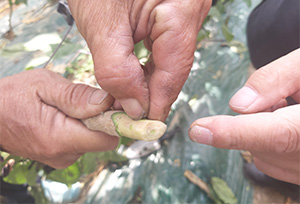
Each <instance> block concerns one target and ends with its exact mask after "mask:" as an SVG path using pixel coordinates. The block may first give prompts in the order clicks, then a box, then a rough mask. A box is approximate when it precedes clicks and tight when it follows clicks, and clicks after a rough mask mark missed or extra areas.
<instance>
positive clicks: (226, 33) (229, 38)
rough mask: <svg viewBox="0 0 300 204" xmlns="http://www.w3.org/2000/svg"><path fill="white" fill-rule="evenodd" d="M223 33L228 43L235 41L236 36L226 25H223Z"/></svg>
mask: <svg viewBox="0 0 300 204" xmlns="http://www.w3.org/2000/svg"><path fill="white" fill-rule="evenodd" d="M222 33H223V36H224V37H225V39H226V41H227V42H230V41H232V40H233V38H234V35H233V34H232V33H231V32H230V31H229V29H228V27H227V26H226V25H225V24H223V25H222Z"/></svg>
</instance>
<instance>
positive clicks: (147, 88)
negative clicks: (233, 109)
mask: <svg viewBox="0 0 300 204" xmlns="http://www.w3.org/2000/svg"><path fill="white" fill-rule="evenodd" d="M68 2H69V5H70V8H71V12H72V15H73V16H74V19H75V22H76V25H77V27H78V29H79V31H80V32H81V34H82V35H83V37H84V38H85V39H86V41H87V43H88V46H89V48H90V50H91V53H92V55H93V60H94V65H95V74H96V78H97V80H98V82H99V84H100V86H101V87H102V88H103V89H104V90H106V91H107V92H108V93H110V94H111V95H112V96H113V97H115V98H116V99H117V100H118V101H119V102H120V104H121V106H122V107H123V109H124V110H125V111H126V113H127V114H128V115H130V116H131V117H133V118H141V117H142V116H144V115H147V114H148V118H150V119H158V120H165V118H166V117H167V115H168V113H169V110H170V106H171V104H172V103H173V102H174V101H175V100H176V98H177V96H178V94H179V92H180V90H181V88H182V86H183V84H184V82H185V80H186V78H187V77H188V74H189V72H190V68H191V67H192V63H193V58H194V51H195V43H196V39H197V34H198V31H199V29H200V27H201V24H202V22H203V20H204V18H205V16H206V15H207V13H208V11H209V8H210V6H211V0H184V1H183V0H155V1H150V0H127V1H120V0H107V1H78V0H69V1H68ZM141 40H144V44H145V46H146V48H147V49H149V50H150V51H152V55H151V57H150V62H148V63H147V64H146V66H145V67H142V66H141V65H140V63H139V61H138V59H137V57H136V56H135V55H134V53H133V50H134V44H135V43H137V42H139V41H141Z"/></svg>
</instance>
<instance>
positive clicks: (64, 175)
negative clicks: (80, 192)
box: [46, 162, 81, 186]
mask: <svg viewBox="0 0 300 204" xmlns="http://www.w3.org/2000/svg"><path fill="white" fill-rule="evenodd" d="M80 176H81V171H80V168H79V165H78V162H75V163H74V164H72V165H71V166H69V167H67V168H65V169H56V170H54V171H52V172H51V173H50V174H48V175H47V176H46V177H47V179H50V180H52V181H57V182H61V183H64V184H66V185H67V186H71V185H72V184H73V183H75V182H77V181H78V180H79V178H80Z"/></svg>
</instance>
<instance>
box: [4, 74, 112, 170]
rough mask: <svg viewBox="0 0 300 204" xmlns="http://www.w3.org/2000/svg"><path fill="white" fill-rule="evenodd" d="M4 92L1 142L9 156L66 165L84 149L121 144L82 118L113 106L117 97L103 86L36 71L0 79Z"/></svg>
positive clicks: (108, 148) (83, 151)
mask: <svg viewBox="0 0 300 204" xmlns="http://www.w3.org/2000/svg"><path fill="white" fill-rule="evenodd" d="M0 93H1V95H0V104H1V105H0V107H1V109H0V146H1V148H3V149H4V150H6V151H7V152H9V153H11V154H15V155H18V156H23V157H26V158H30V159H33V160H37V161H40V162H42V163H45V164H48V165H50V166H52V167H54V168H65V167H67V166H69V165H71V164H72V163H73V162H75V161H76V160H77V158H78V157H79V156H80V155H82V154H84V153H85V152H94V151H106V150H111V149H113V148H115V147H116V146H117V144H118V138H117V137H112V136H108V135H106V134H104V133H101V132H93V131H90V130H88V129H87V128H86V127H85V126H84V125H83V123H82V122H81V121H79V120H78V119H83V118H87V117H91V116H94V115H97V114H99V113H101V112H103V111H105V110H106V109H108V108H110V107H111V105H112V103H113V98H112V97H111V96H110V95H108V94H107V93H106V92H104V91H103V90H99V89H96V88H92V87H89V86H87V85H79V84H72V83H71V82H69V81H68V80H66V79H64V78H63V77H61V76H60V75H58V74H55V73H53V72H50V71H46V70H32V71H26V72H23V73H20V74H17V75H14V76H11V77H7V78H3V79H1V80H0Z"/></svg>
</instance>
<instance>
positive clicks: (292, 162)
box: [251, 152, 300, 171]
mask: <svg viewBox="0 0 300 204" xmlns="http://www.w3.org/2000/svg"><path fill="white" fill-rule="evenodd" d="M251 153H252V155H253V156H254V157H256V158H258V159H259V160H261V161H263V162H266V163H268V164H270V165H273V166H276V167H279V168H285V169H289V170H291V171H299V170H300V169H299V168H300V167H299V161H300V155H299V152H298V153H293V154H287V155H281V154H276V153H266V152H251Z"/></svg>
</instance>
